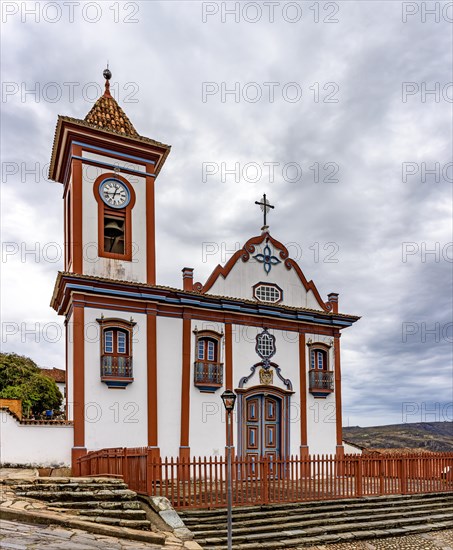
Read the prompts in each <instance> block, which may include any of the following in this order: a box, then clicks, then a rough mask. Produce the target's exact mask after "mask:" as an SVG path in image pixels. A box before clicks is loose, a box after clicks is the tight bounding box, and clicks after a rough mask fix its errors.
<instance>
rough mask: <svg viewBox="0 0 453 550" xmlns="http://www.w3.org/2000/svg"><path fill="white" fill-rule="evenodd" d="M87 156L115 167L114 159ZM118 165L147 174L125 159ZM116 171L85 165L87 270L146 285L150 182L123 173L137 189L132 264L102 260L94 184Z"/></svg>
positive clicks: (84, 232)
mask: <svg viewBox="0 0 453 550" xmlns="http://www.w3.org/2000/svg"><path fill="white" fill-rule="evenodd" d="M84 157H86V158H89V159H92V160H98V161H101V162H105V163H109V164H112V159H111V158H110V157H104V156H102V155H97V154H94V153H89V152H84ZM115 164H117V165H118V166H120V167H121V166H127V167H128V168H130V169H133V170H137V171H144V167H143V166H140V165H136V164H131V163H129V162H127V163H126V162H124V161H121V160H115ZM104 172H105V173H111V172H112V170H108V169H104V168H102V169H101V168H99V167H97V166H90V165H88V164H84V165H83V199H82V202H83V212H84V215H83V230H82V231H83V270H84V273H86V274H87V275H95V276H97V277H107V278H112V279H119V280H125V281H138V282H146V280H147V274H146V265H147V263H146V231H145V230H144V228H145V227H146V179H145V177H142V176H139V175H130V174H125V173H123V172H121V176H122V177H123V178H125V179H126V180H127V181H128V182H129V183H130V184H131V186H132V187H133V188H134V191H135V195H136V201H135V206H134V208H133V209H132V262H126V261H121V260H112V259H109V258H100V257H99V256H98V203H97V201H96V199H95V196H94V193H93V185H94V182H95V180H96V178H98V177H99V176H100V175H101V174H102V173H104Z"/></svg>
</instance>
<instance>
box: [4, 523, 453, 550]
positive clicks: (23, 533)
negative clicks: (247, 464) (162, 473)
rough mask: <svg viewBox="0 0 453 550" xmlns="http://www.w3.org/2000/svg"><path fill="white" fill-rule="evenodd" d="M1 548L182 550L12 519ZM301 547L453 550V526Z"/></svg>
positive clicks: (370, 549) (346, 549)
mask: <svg viewBox="0 0 453 550" xmlns="http://www.w3.org/2000/svg"><path fill="white" fill-rule="evenodd" d="M0 548H1V549H2V550H3V549H4V550H98V549H102V550H181V546H174V545H172V544H170V545H168V544H167V545H166V546H156V545H154V544H145V543H141V542H138V541H131V540H125V539H117V538H114V537H105V536H102V535H94V534H91V533H87V532H85V531H81V530H79V529H64V528H62V527H55V526H44V525H29V524H26V523H18V522H12V521H2V522H1V524H0ZM303 550H453V529H452V530H448V531H437V532H431V533H426V534H423V535H408V536H405V537H391V538H385V539H376V540H371V541H363V542H362V541H357V542H351V543H342V544H329V545H325V546H324V545H323V546H312V547H310V548H304V549H303Z"/></svg>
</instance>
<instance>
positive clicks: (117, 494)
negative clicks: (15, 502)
mask: <svg viewBox="0 0 453 550" xmlns="http://www.w3.org/2000/svg"><path fill="white" fill-rule="evenodd" d="M16 495H17V496H22V497H28V498H36V499H39V500H45V501H47V502H52V501H62V500H70V501H83V500H103V501H107V500H134V499H136V498H137V494H136V493H135V492H134V491H130V490H129V489H115V490H114V491H109V490H98V491H71V492H70V491H16Z"/></svg>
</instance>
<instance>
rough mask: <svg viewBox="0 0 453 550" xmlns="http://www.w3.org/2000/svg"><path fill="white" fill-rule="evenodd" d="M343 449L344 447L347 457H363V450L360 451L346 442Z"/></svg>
mask: <svg viewBox="0 0 453 550" xmlns="http://www.w3.org/2000/svg"><path fill="white" fill-rule="evenodd" d="M343 447H344V454H346V455H361V454H362V449H359V448H358V447H356V446H355V445H350V444H349V443H346V441H343Z"/></svg>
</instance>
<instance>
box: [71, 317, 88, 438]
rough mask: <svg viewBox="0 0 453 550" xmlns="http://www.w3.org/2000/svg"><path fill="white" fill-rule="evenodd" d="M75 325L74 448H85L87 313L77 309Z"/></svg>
mask: <svg viewBox="0 0 453 550" xmlns="http://www.w3.org/2000/svg"><path fill="white" fill-rule="evenodd" d="M72 323H73V346H72V351H73V354H72V357H73V377H72V382H73V400H74V402H73V408H74V447H76V448H78V449H81V448H84V447H85V311H84V308H83V307H75V308H74V310H73V315H72Z"/></svg>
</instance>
